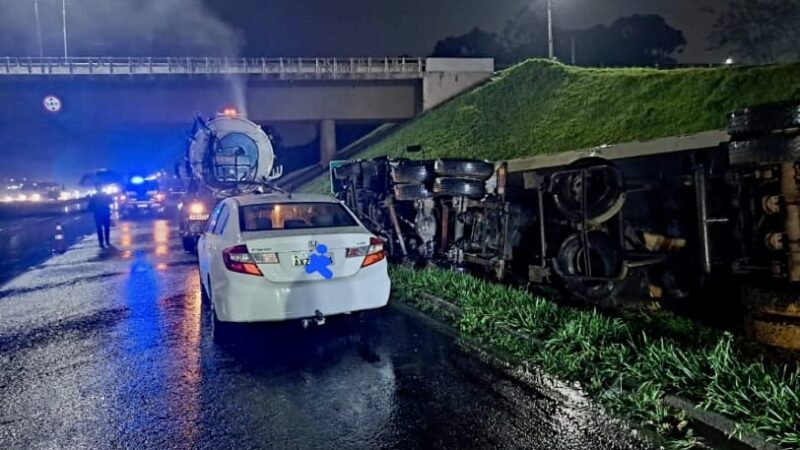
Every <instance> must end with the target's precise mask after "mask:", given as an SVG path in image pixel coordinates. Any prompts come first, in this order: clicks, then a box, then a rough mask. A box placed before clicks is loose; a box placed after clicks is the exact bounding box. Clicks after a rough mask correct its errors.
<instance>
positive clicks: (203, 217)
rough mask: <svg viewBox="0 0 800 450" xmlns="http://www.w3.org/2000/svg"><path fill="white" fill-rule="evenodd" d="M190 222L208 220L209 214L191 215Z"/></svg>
mask: <svg viewBox="0 0 800 450" xmlns="http://www.w3.org/2000/svg"><path fill="white" fill-rule="evenodd" d="M189 220H208V214H189Z"/></svg>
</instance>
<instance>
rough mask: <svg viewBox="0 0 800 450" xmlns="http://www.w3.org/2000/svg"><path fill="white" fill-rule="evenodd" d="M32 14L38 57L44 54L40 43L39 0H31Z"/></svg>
mask: <svg viewBox="0 0 800 450" xmlns="http://www.w3.org/2000/svg"><path fill="white" fill-rule="evenodd" d="M33 16H34V17H35V18H36V42H37V43H38V44H39V57H40V58H41V57H43V56H44V46H43V45H42V23H41V22H40V21H39V0H33Z"/></svg>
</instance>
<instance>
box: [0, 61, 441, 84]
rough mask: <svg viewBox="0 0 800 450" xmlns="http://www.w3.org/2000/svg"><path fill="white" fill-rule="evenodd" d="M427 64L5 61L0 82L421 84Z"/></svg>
mask: <svg viewBox="0 0 800 450" xmlns="http://www.w3.org/2000/svg"><path fill="white" fill-rule="evenodd" d="M424 72H425V59H424V58H197V57H185V58H178V57H162V58H149V57H130V58H101V57H71V58H35V57H21V58H16V57H2V58H0V76H4V75H13V76H29V75H38V76H54V75H105V76H109V75H127V76H140V75H149V76H154V75H195V74H197V75H236V74H243V75H261V76H264V77H269V78H280V79H294V78H312V79H314V78H320V79H361V78H370V79H413V78H422V76H423V74H424Z"/></svg>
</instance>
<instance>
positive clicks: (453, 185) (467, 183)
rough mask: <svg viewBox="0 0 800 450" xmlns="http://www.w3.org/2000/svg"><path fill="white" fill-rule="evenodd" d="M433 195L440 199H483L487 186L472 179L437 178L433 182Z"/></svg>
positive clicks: (480, 181)
mask: <svg viewBox="0 0 800 450" xmlns="http://www.w3.org/2000/svg"><path fill="white" fill-rule="evenodd" d="M433 193H434V194H436V195H438V196H440V197H469V198H483V196H484V195H486V185H485V184H484V182H483V181H482V180H477V179H472V178H437V179H436V180H435V181H434V182H433Z"/></svg>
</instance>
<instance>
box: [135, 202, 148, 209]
mask: <svg viewBox="0 0 800 450" xmlns="http://www.w3.org/2000/svg"><path fill="white" fill-rule="evenodd" d="M149 206H150V205H148V204H147V203H139V204H137V205H136V207H137V208H142V209H144V208H148V207H149Z"/></svg>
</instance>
